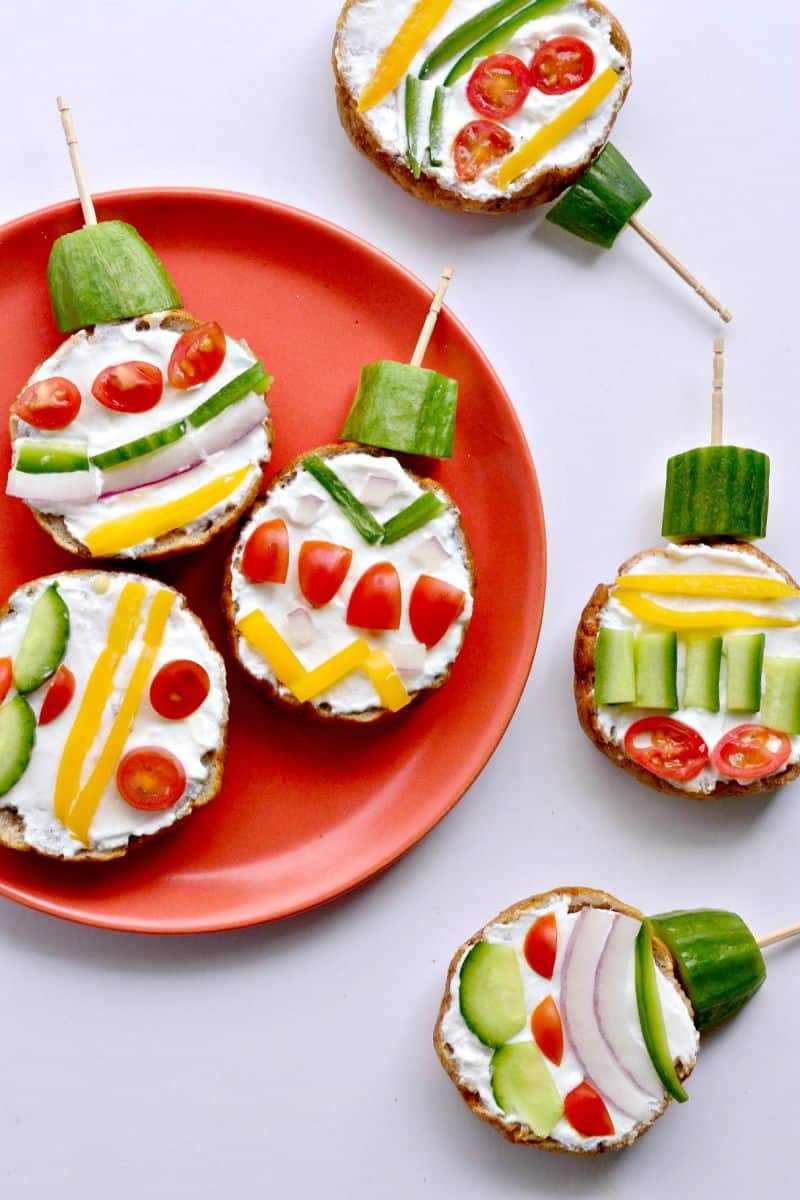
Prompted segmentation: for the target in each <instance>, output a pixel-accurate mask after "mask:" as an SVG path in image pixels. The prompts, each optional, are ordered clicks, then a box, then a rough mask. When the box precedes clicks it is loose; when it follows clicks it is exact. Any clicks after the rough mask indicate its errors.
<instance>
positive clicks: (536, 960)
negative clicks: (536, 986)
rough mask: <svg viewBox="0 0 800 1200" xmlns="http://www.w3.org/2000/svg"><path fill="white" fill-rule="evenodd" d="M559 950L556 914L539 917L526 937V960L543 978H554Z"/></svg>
mask: <svg viewBox="0 0 800 1200" xmlns="http://www.w3.org/2000/svg"><path fill="white" fill-rule="evenodd" d="M557 951H558V925H557V924H556V914H555V913H548V914H547V916H546V917H539V920H538V921H534V923H533V925H531V927H530V929H529V930H528V933H527V936H526V938H525V947H524V952H525V961H526V963H527V964H528V966H529V967H530V969H531V970H532V971H535V972H536V974H537V975H541V976H542V978H543V979H552V978H553V971H554V970H555V967H556V953H557Z"/></svg>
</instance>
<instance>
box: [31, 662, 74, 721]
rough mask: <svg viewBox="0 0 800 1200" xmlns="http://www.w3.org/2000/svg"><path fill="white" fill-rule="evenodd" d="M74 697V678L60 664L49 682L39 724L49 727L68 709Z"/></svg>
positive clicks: (67, 669)
mask: <svg viewBox="0 0 800 1200" xmlns="http://www.w3.org/2000/svg"><path fill="white" fill-rule="evenodd" d="M74 695H75V676H74V675H73V674H72V671H70V669H69V667H65V666H64V664H63V663H62V664H61V666H60V667H59V668H58V670H57V671H56V673H55V675H54V676H53V678H52V679H51V680H50V687H49V688H48V689H47V695H46V696H45V698H44V704H43V705H42V708H41V712H40V713H39V724H40V725H49V724H50V722H51V721H55V719H56V717H60V716H61V714H62V713H63V712H65V711H66V709H68V708H69V706H70V702H71V700H72V697H73V696H74Z"/></svg>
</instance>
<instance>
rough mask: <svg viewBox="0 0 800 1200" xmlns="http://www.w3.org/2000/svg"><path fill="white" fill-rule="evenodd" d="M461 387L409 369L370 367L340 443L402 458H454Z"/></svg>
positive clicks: (424, 371)
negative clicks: (359, 445) (457, 409)
mask: <svg viewBox="0 0 800 1200" xmlns="http://www.w3.org/2000/svg"><path fill="white" fill-rule="evenodd" d="M457 403H458V384H457V383H456V381H455V379H450V378H448V376H447V375H440V374H439V372H438V371H429V370H427V368H425V367H413V366H411V365H410V364H409V363H400V362H390V361H388V360H384V361H382V362H376V363H369V364H368V365H367V366H365V367H364V368H363V370H362V371H361V382H360V383H359V387H358V392H357V393H356V398H355V400H354V401H353V406H352V408H351V409H350V412H349V414H348V417H347V420H346V421H345V424H344V428H343V429H342V433H341V437H342V438H343V439H344V440H346V441H354V442H361V443H362V445H365V446H379V447H381V448H382V449H384V450H396V451H398V452H399V453H401V454H419V455H424V456H425V457H427V458H452V455H453V438H454V435H455V420H456V405H457Z"/></svg>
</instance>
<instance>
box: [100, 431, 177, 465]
mask: <svg viewBox="0 0 800 1200" xmlns="http://www.w3.org/2000/svg"><path fill="white" fill-rule="evenodd" d="M186 429H187V425H186V421H176V422H175V424H174V425H168V426H167V428H166V429H157V430H156V431H155V432H154V433H145V434H143V435H142V436H141V437H138V438H134V439H133V441H132V442H124V443H123V444H122V445H121V446H114V447H112V449H111V450H103V451H101V453H100V454H93V455H92V457H91V459H90V462H91V464H92V466H94V467H99V468H100V470H101V471H113V469H114V467H121V466H122V465H123V463H129V462H131V461H132V460H133V459H135V458H144V457H145V455H146V454H155V452H156V450H163V449H164V447H165V446H171V445H172V443H173V442H177V441H178V440H179V439H180V438H182V437H183V435H184V434H185V433H186Z"/></svg>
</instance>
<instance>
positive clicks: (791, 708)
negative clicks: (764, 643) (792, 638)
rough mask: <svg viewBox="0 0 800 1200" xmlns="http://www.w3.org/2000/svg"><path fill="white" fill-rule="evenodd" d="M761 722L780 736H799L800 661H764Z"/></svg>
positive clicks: (789, 659)
mask: <svg viewBox="0 0 800 1200" xmlns="http://www.w3.org/2000/svg"><path fill="white" fill-rule="evenodd" d="M761 721H762V723H763V724H764V725H768V726H769V728H770V729H779V730H781V732H782V733H791V734H798V733H800V658H772V657H770V658H767V659H765V660H764V699H763V701H762V704H761Z"/></svg>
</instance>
